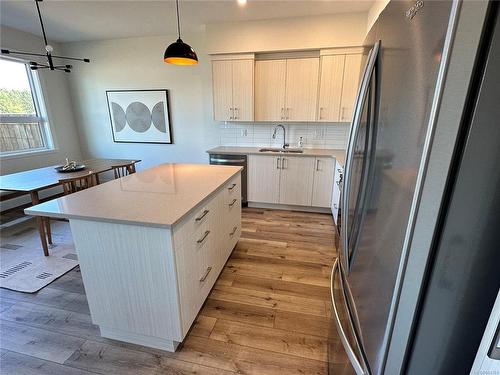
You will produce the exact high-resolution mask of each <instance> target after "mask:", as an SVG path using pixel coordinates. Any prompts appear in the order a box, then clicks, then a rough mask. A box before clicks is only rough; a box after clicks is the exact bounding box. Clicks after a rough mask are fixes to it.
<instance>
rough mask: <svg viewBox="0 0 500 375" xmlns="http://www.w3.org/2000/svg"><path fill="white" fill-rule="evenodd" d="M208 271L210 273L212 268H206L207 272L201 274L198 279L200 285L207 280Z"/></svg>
mask: <svg viewBox="0 0 500 375" xmlns="http://www.w3.org/2000/svg"><path fill="white" fill-rule="evenodd" d="M210 271H212V267H207V270H206V271H205V273H204V274H203V276H202V277H201V279H200V283H202V282H204V281H205V280H206V279H207V277H208V274H209V273H210Z"/></svg>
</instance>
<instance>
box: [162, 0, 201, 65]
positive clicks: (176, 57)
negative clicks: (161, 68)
mask: <svg viewBox="0 0 500 375" xmlns="http://www.w3.org/2000/svg"><path fill="white" fill-rule="evenodd" d="M175 3H176V6H177V32H178V34H179V38H178V39H177V41H175V42H174V43H172V44H171V45H169V46H168V47H167V49H166V50H165V53H164V54H163V61H165V62H166V63H168V64H174V65H195V64H198V56H196V52H194V49H193V48H192V47H191V46H190V45H189V44H186V43H184V42H183V41H182V39H181V25H180V21H179V0H176V2H175Z"/></svg>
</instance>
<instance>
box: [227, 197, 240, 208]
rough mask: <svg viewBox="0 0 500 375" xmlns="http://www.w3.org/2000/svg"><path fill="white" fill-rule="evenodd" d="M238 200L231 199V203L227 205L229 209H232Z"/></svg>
mask: <svg viewBox="0 0 500 375" xmlns="http://www.w3.org/2000/svg"><path fill="white" fill-rule="evenodd" d="M237 201H238V200H237V199H236V198H235V199H233V201H232V202H231V203H229V207H233V206H234V204H235V203H236V202H237Z"/></svg>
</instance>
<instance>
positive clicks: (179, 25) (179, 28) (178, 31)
mask: <svg viewBox="0 0 500 375" xmlns="http://www.w3.org/2000/svg"><path fill="white" fill-rule="evenodd" d="M175 4H176V5H177V33H178V34H179V39H180V38H181V21H180V20H179V0H176V1H175Z"/></svg>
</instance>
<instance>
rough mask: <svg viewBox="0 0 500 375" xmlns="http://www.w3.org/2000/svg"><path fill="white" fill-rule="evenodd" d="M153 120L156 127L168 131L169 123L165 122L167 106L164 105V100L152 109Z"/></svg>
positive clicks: (164, 131)
mask: <svg viewBox="0 0 500 375" xmlns="http://www.w3.org/2000/svg"><path fill="white" fill-rule="evenodd" d="M151 121H153V125H154V126H155V128H156V129H158V130H159V131H161V132H162V133H166V132H167V125H166V124H165V107H164V106H163V102H158V103H156V104H155V106H154V107H153V110H152V111H151Z"/></svg>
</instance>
